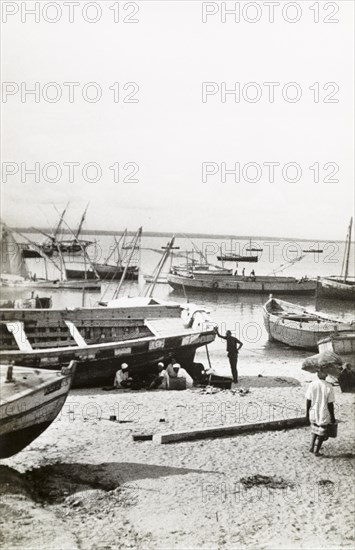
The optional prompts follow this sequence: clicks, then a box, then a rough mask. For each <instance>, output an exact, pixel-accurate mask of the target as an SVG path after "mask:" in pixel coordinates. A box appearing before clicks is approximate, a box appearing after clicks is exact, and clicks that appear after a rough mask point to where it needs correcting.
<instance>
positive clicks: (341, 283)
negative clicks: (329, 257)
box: [317, 218, 355, 302]
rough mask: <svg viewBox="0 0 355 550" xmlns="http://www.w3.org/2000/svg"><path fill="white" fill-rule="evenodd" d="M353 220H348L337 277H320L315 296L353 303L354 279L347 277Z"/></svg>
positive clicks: (354, 295)
mask: <svg viewBox="0 0 355 550" xmlns="http://www.w3.org/2000/svg"><path fill="white" fill-rule="evenodd" d="M352 225H353V219H352V218H351V219H350V223H349V227H348V232H347V236H346V244H345V251H344V257H343V263H342V269H341V274H340V276H339V277H332V276H330V277H322V278H319V279H318V285H317V296H319V297H320V298H333V299H336V300H348V301H353V302H354V299H355V278H354V277H349V262H350V249H351V231H352Z"/></svg>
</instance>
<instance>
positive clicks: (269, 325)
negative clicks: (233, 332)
mask: <svg viewBox="0 0 355 550" xmlns="http://www.w3.org/2000/svg"><path fill="white" fill-rule="evenodd" d="M273 302H274V303H275V302H276V303H280V304H283V305H287V306H289V309H291V308H294V311H295V316H296V315H297V313H298V314H300V315H301V314H303V313H306V312H304V310H302V308H300V307H298V306H294V305H293V304H289V303H288V302H283V301H282V300H274V299H273V298H272V299H270V300H269V301H268V302H267V303H266V304H265V305H264V308H263V317H264V324H265V328H266V330H267V332H268V334H269V339H270V340H277V341H278V342H281V343H283V344H287V345H288V346H291V347H295V348H300V349H307V350H318V342H319V340H322V339H323V338H326V337H328V336H330V335H331V334H333V333H334V331H336V330H338V331H342V330H344V331H345V330H351V331H354V330H355V325H352V324H351V323H342V322H341V321H337V320H331V319H326V318H324V319H319V320H314V321H311V322H306V321H298V320H296V319H287V318H283V317H282V316H280V315H279V314H278V313H275V312H273V309H272V306H273Z"/></svg>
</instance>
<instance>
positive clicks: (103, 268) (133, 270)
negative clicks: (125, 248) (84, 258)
mask: <svg viewBox="0 0 355 550" xmlns="http://www.w3.org/2000/svg"><path fill="white" fill-rule="evenodd" d="M93 265H94V267H95V270H96V272H97V273H98V275H99V277H100V279H102V280H105V279H106V280H108V281H119V280H120V279H121V277H122V275H123V272H124V266H119V267H118V266H117V265H112V264H98V263H94V264H93ZM138 277H139V267H138V266H133V265H131V266H129V267H128V269H127V273H126V280H129V281H137V280H138Z"/></svg>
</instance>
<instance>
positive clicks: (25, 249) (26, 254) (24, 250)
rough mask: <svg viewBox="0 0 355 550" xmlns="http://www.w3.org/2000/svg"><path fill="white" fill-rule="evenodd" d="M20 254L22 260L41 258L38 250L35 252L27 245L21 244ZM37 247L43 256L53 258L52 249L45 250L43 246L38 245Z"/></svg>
mask: <svg viewBox="0 0 355 550" xmlns="http://www.w3.org/2000/svg"><path fill="white" fill-rule="evenodd" d="M20 246H21V254H22V257H23V258H41V254H40V252H39V250H36V249H35V248H33V247H32V246H31V244H29V243H21V245H20ZM38 247H39V248H40V249H42V251H43V253H44V254H47V256H48V257H49V258H50V257H51V256H53V252H54V250H53V248H50V249H49V248H48V249H45V247H44V245H41V244H39V245H38Z"/></svg>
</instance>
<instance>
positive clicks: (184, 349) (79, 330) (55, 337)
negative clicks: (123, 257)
mask: <svg viewBox="0 0 355 550" xmlns="http://www.w3.org/2000/svg"><path fill="white" fill-rule="evenodd" d="M195 307H196V306H195ZM184 314H185V310H184ZM0 315H1V325H0V326H1V348H2V349H1V351H0V359H1V361H2V362H6V363H9V362H11V361H16V362H17V363H21V364H23V365H25V366H31V367H39V368H43V369H52V370H53V369H55V370H57V369H58V368H59V367H60V366H62V365H67V364H69V362H70V361H71V360H76V361H77V367H76V372H75V375H74V380H73V385H74V386H75V387H84V386H98V385H102V384H112V382H113V378H114V375H115V372H116V371H117V370H118V368H119V367H120V365H121V364H122V363H128V364H129V366H130V369H131V370H132V371H133V372H134V371H136V372H140V371H144V370H146V369H147V367H148V368H149V367H150V366H151V365H156V364H157V362H159V361H167V360H168V359H169V358H170V357H171V356H174V357H175V358H176V360H177V361H178V362H179V363H181V365H182V366H183V367H184V368H189V367H191V365H192V363H193V359H194V355H195V352H196V349H197V348H199V347H201V346H205V345H207V344H209V343H211V342H213V341H214V339H215V337H216V334H215V332H214V330H213V328H212V326H210V325H208V324H207V323H208V319H207V318H206V316H205V313H204V312H203V311H202V310H201V309H199V310H198V311H195V310H194V311H192V312H191V316H189V314H186V315H187V317H186V318H184V319H183V318H182V315H183V313H182V308H181V307H180V306H179V305H171V306H170V305H154V306H147V307H144V306H143V307H125V308H110V307H102V308H77V309H73V310H46V311H44V310H41V311H40V310H26V311H25V310H17V311H15V310H10V309H8V310H2V311H1V312H0ZM19 319H21V321H19ZM73 325H75V327H74V329H73Z"/></svg>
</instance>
